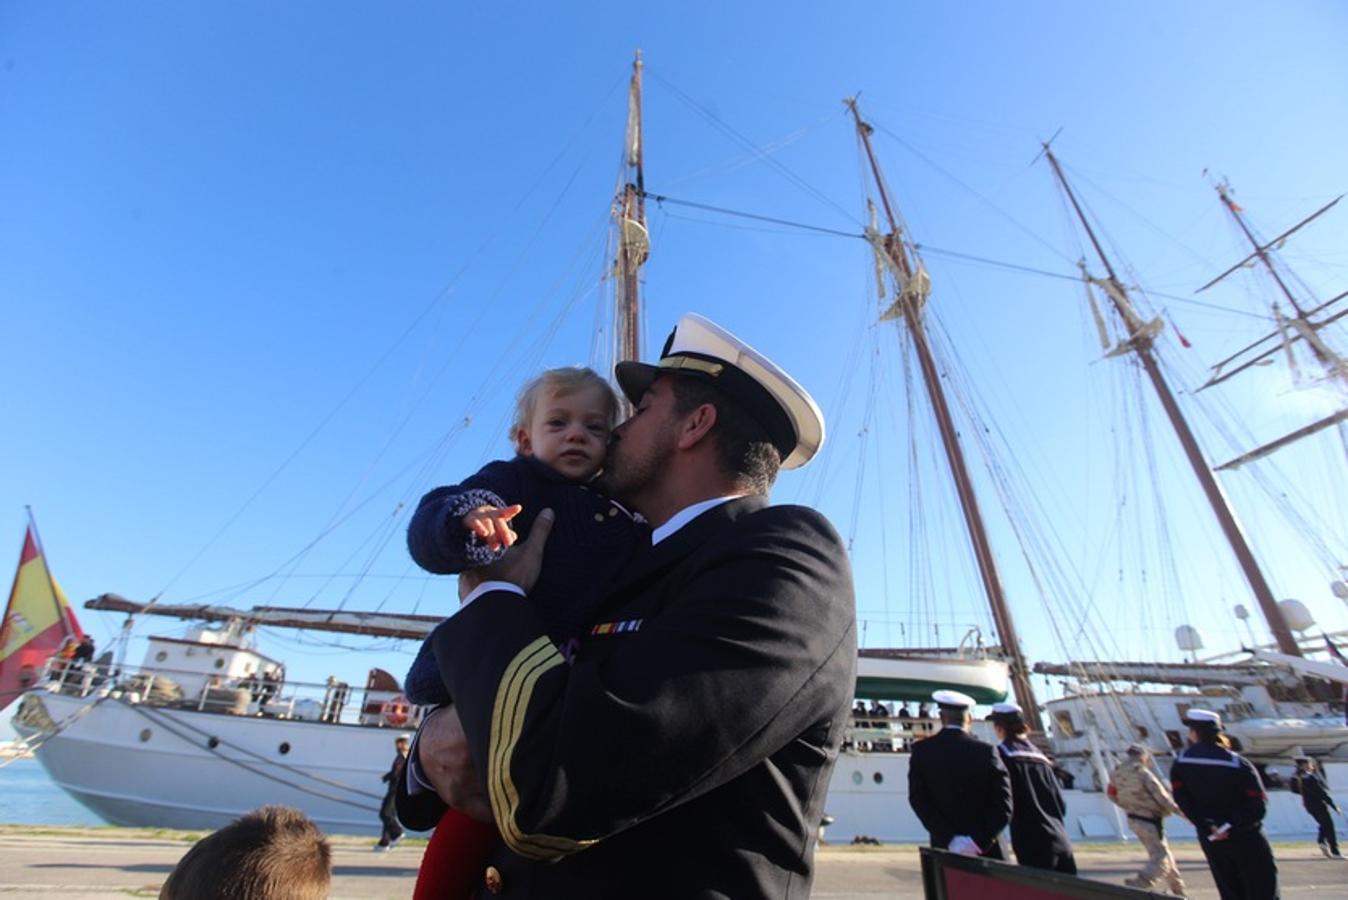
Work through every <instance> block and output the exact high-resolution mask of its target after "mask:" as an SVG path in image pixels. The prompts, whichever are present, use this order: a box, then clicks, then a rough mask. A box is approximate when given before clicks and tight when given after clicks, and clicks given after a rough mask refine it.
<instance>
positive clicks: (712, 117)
mask: <svg viewBox="0 0 1348 900" xmlns="http://www.w3.org/2000/svg"><path fill="white" fill-rule="evenodd" d="M646 73H647V74H648V75H649V76H650V77H651V78H653V79H655V80H656V81H657V82H659V83H660V84H662V85H664V87H666V88H667V89H668V90H669V91H670V92H671V93H673V94H674V96H675V97H677V98H679V99H680V100H682V101H683V102H684V103H686V104H688V105H689V106H690V107H692V108H693V109H694V110H696V111H697V112H698V113H699V114H700V115H701V116H702V117H703V118H704V119H706V120H707V121H708V122H711V123H712V124H713V125H715V126H716V127H717V128H718V129H720V130H721V132H722V133H723V134H725V135H727V136H728V137H730V138H731V140H733V141H734V142H735V143H737V144H739V145H740V146H741V147H743V148H744V149H746V150H749V151H750V152H752V153H753V154H754V155H755V156H756V157H758V158H760V159H762V160H763V161H764V162H765V163H767V164H768V165H769V166H771V167H772V168H774V169H776V170H777V171H778V173H779V174H781V175H782V176H783V177H784V178H786V179H787V180H788V181H790V182H791V183H792V184H794V185H795V186H796V187H798V188H800V189H801V190H803V191H804V192H806V193H807V194H809V195H810V196H812V197H814V198H815V199H817V200H819V201H820V202H821V203H824V204H825V205H827V206H829V207H832V208H833V209H834V210H836V211H837V212H838V213H840V214H841V215H842V216H843V218H845V219H847V220H848V221H849V222H854V223H855V224H857V225H861V223H860V222H858V221H857V219H856V217H855V216H854V215H853V214H852V213H851V211H849V210H848V209H847V208H845V207H844V206H842V205H841V204H839V203H838V202H837V201H835V200H833V199H831V198H830V197H828V196H827V195H826V194H824V193H823V192H822V191H820V190H818V189H817V188H815V187H813V186H812V185H810V183H809V182H807V181H806V180H805V179H803V178H801V177H800V176H799V175H797V174H796V173H795V172H793V171H792V170H791V169H790V168H788V167H787V166H786V165H785V164H784V163H782V162H781V161H780V160H778V159H775V158H773V157H772V156H771V155H769V154H767V153H766V152H765V151H764V150H763V149H762V148H761V147H759V146H758V145H757V144H755V143H754V142H753V141H751V140H749V138H747V137H745V136H744V135H742V134H740V133H739V132H738V131H736V130H735V129H734V128H731V127H730V125H728V124H727V123H726V122H725V121H724V120H723V119H721V118H720V117H719V116H717V115H716V114H715V113H714V112H712V111H711V110H709V109H707V108H706V107H705V106H703V105H702V104H700V103H698V102H697V101H696V100H694V99H693V98H692V97H690V96H689V95H688V94H686V93H684V92H683V91H681V90H679V88H677V87H675V86H674V85H673V84H672V83H670V82H669V81H668V80H667V79H665V78H663V77H661V75H660V73H659V72H656V71H654V70H652V69H651V68H650V67H647V68H646ZM840 115H841V114H840Z"/></svg>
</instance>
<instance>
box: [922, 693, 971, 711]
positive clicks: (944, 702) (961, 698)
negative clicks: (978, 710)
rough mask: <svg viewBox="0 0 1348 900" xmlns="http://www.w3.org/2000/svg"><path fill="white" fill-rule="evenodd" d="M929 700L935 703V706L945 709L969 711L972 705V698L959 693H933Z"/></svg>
mask: <svg viewBox="0 0 1348 900" xmlns="http://www.w3.org/2000/svg"><path fill="white" fill-rule="evenodd" d="M931 699H933V700H935V701H936V705H937V706H941V707H944V708H946V709H969V708H970V707H972V706H973V705H974V698H973V697H970V696H969V695H968V694H961V693H960V692H959V691H934V692H933V693H932V695H931Z"/></svg>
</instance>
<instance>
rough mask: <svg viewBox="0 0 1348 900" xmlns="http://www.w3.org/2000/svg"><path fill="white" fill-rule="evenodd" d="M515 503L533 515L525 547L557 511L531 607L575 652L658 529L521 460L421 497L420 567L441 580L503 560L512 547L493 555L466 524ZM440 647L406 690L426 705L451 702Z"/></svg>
mask: <svg viewBox="0 0 1348 900" xmlns="http://www.w3.org/2000/svg"><path fill="white" fill-rule="evenodd" d="M512 503H518V504H520V505H521V506H523V507H524V509H523V510H521V511H520V514H519V515H518V516H516V517H515V518H514V519H512V520H511V522H510V524H511V527H512V528H513V529H514V530H515V533H516V534H518V535H519V537H520V540H526V539H528V537H529V531H530V529H532V528H533V524H534V519H535V518H537V517H538V514H539V513H540V512H542V511H543V510H545V509H551V510H552V511H553V512H554V514H555V515H556V519H555V521H554V523H553V527H552V533H551V534H550V535H549V536H548V550H547V553H546V554H545V555H544V557H543V568H542V571H540V572H539V575H538V583H537V584H536V585H534V589H533V590H532V591H530V592H529V601H530V602H531V603H533V604H534V605H535V606H536V607H537V608H538V610H539V613H540V615H542V617H543V621H544V624H545V625H546V626H547V629H548V634H549V635H550V636H551V637H552V639H553V641H554V642H555V643H556V644H558V645H559V646H566V645H567V642H568V641H572V640H575V639H576V638H578V637H580V636H581V634H582V633H583V632H584V630H585V629H587V628H588V627H589V626H590V625H591V624H593V622H594V616H595V608H596V606H597V605H598V603H599V601H600V599H602V597H603V589H604V588H605V587H607V586H608V585H609V584H610V583H612V581H613V579H614V577H616V576H617V574H618V573H619V572H620V571H622V568H623V566H625V565H626V564H627V562H628V561H629V560H630V559H631V558H632V555H633V554H634V553H635V551H636V550H637V549H638V547H648V546H650V528H648V527H647V526H646V524H645V523H644V522H636V521H634V519H633V517H632V515H631V513H629V512H628V511H627V510H626V509H624V508H623V507H622V506H621V505H619V504H618V503H616V502H614V501H612V500H609V499H608V498H606V497H604V496H603V495H601V494H598V493H595V492H594V491H591V490H590V489H589V488H587V487H586V486H585V485H582V484H578V483H577V482H575V481H572V480H571V479H569V478H567V477H566V476H564V475H562V474H561V473H560V472H558V471H557V470H555V469H553V468H552V467H551V466H549V465H547V464H546V463H544V462H542V461H540V460H538V459H535V458H534V457H531V456H516V457H515V458H514V459H511V460H497V461H496V462H491V463H488V464H487V465H486V466H484V467H483V468H482V469H481V470H480V471H478V472H477V473H476V474H474V475H473V476H472V477H470V478H468V479H466V480H465V481H464V482H463V483H461V484H456V485H451V486H449V487H440V488H436V489H435V490H433V491H431V492H430V493H428V494H427V495H426V496H425V497H422V498H421V503H420V504H418V506H417V511H416V512H415V513H414V514H413V515H412V521H411V524H410V525H408V528H407V548H408V550H409V551H410V552H411V554H412V559H413V560H415V561H416V563H417V565H419V566H421V567H422V568H423V569H425V570H426V571H428V572H435V573H437V574H441V575H448V574H457V573H459V572H462V571H464V570H466V569H471V568H474V567H476V566H482V565H486V564H487V563H491V562H494V561H495V560H497V559H499V558H500V557H501V554H502V553H504V552H505V551H504V549H502V550H500V551H491V550H488V549H487V546H486V544H484V543H482V541H480V540H479V539H478V538H477V537H476V536H475V535H473V534H472V533H470V532H469V531H468V530H467V529H466V528H464V527H463V516H464V514H466V513H468V512H470V511H472V510H474V509H477V508H478V507H479V506H497V507H500V506H509V505H511V504H512ZM455 608H457V605H456V606H455ZM432 647H433V637H428V638H427V639H426V641H425V642H424V643H423V644H422V645H421V651H420V652H419V653H418V654H417V658H416V660H415V661H414V662H413V663H412V667H411V669H410V670H409V671H408V673H407V678H406V679H405V680H404V683H403V688H404V693H406V694H407V697H408V699H410V700H411V701H412V702H413V703H417V704H420V705H422V706H431V705H443V704H445V703H448V702H449V695H448V693H447V692H446V691H445V687H444V684H443V683H442V682H441V681H440V671H439V669H438V668H436V665H435V654H434V652H433V651H432V649H431V648H432Z"/></svg>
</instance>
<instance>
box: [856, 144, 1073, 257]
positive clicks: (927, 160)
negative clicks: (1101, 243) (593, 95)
mask: <svg viewBox="0 0 1348 900" xmlns="http://www.w3.org/2000/svg"><path fill="white" fill-rule="evenodd" d="M870 123H871V124H872V125H874V126H875V128H876V130H877V131H880V132H882V133H883V134H885V135H887V136H888V137H890V138H892V139H893V140H894V141H896V142H897V143H898V144H899V145H900V146H901V147H903V148H904V149H905V150H907V151H908V152H909V153H911V154H913V155H914V156H916V157H917V158H918V159H920V160H922V161H923V162H924V163H926V164H927V165H929V166H931V167H932V168H933V169H935V170H936V171H937V172H939V173H940V174H941V175H942V176H944V177H946V178H949V179H950V180H951V181H952V182H954V183H955V184H956V185H958V186H959V187H960V188H961V189H962V190H965V191H967V192H968V193H969V194H970V195H971V196H973V197H974V198H975V199H976V200H978V202H980V203H982V204H983V205H984V206H986V207H988V209H991V210H992V211H993V212H995V213H996V214H997V215H999V216H1001V217H1002V218H1004V219H1006V220H1007V221H1008V222H1010V223H1011V224H1012V225H1014V226H1015V227H1016V228H1017V229H1018V230H1020V231H1022V232H1024V233H1025V234H1026V235H1028V236H1029V237H1031V238H1032V239H1034V240H1035V241H1037V242H1038V243H1040V244H1042V245H1043V246H1044V248H1045V249H1047V250H1048V251H1049V252H1050V253H1052V254H1053V255H1054V256H1057V257H1059V258H1060V259H1062V260H1063V261H1065V262H1067V263H1069V264H1070V263H1071V262H1072V260H1071V259H1069V258H1068V257H1067V256H1066V255H1064V254H1063V252H1062V251H1061V250H1059V249H1058V248H1057V247H1055V246H1053V244H1052V243H1050V242H1049V241H1046V240H1044V238H1042V237H1040V236H1039V235H1038V234H1036V233H1035V232H1034V230H1033V229H1032V228H1030V227H1029V226H1027V225H1025V224H1023V223H1021V221H1020V220H1019V219H1017V218H1016V217H1015V216H1013V215H1011V214H1010V213H1008V212H1006V211H1005V210H1004V209H1002V208H1001V207H999V206H998V205H997V204H995V203H993V202H992V201H991V200H989V199H988V198H987V197H985V196H983V194H982V193H980V192H979V191H977V190H975V189H974V188H973V187H971V186H970V185H968V184H965V183H964V182H963V181H961V180H960V179H959V178H958V177H956V176H955V175H954V174H953V173H951V172H949V171H948V170H946V169H945V168H944V167H942V166H941V165H940V164H938V163H937V162H936V161H935V160H934V159H932V158H931V157H929V156H927V155H926V154H925V153H923V152H922V151H921V150H918V149H917V148H916V147H914V146H913V145H912V144H910V143H908V142H907V141H905V140H904V139H903V138H901V137H899V135H898V134H896V133H895V132H894V131H892V130H890V129H889V128H887V127H885V126H884V125H882V124H880V123H879V122H876V121H875V120H874V119H872V120H870Z"/></svg>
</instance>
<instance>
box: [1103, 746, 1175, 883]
mask: <svg viewBox="0 0 1348 900" xmlns="http://www.w3.org/2000/svg"><path fill="white" fill-rule="evenodd" d="M1150 762H1151V754H1150V753H1148V752H1147V748H1146V747H1144V746H1143V745H1141V744H1133V745H1132V746H1131V747H1129V748H1128V758H1127V759H1125V760H1124V761H1123V762H1121V763H1120V764H1119V766H1118V768H1116V769H1115V770H1114V771H1113V773H1112V774H1111V775H1110V776H1109V799H1110V800H1113V801H1114V803H1115V805H1117V806H1118V807H1119V808H1120V809H1122V810H1123V811H1124V812H1125V813H1127V814H1128V827H1129V828H1131V829H1132V830H1133V834H1135V835H1137V839H1138V840H1139V841H1141V842H1142V846H1143V847H1146V848H1147V865H1146V866H1145V867H1144V868H1143V869H1142V871H1141V872H1139V873H1138V874H1137V875H1135V876H1134V877H1132V878H1129V879H1128V880H1126V881H1125V882H1124V884H1126V885H1128V886H1130V887H1140V888H1144V889H1147V888H1151V887H1153V886H1155V885H1156V884H1158V883H1160V884H1164V885H1165V888H1166V890H1168V891H1170V893H1172V894H1177V895H1179V896H1181V897H1183V896H1184V880H1183V879H1182V878H1180V873H1179V869H1178V868H1176V866H1175V858H1174V857H1173V856H1171V855H1170V847H1169V845H1168V844H1166V840H1165V824H1164V823H1165V817H1166V816H1173V815H1176V814H1177V813H1179V811H1180V810H1179V807H1178V806H1176V805H1175V800H1174V798H1173V797H1171V796H1170V791H1169V790H1167V789H1166V786H1165V784H1164V783H1163V782H1162V781H1161V779H1159V778H1157V777H1156V775H1155V774H1154V773H1153V772H1152V771H1151V769H1150V768H1149V767H1148V763H1150Z"/></svg>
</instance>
